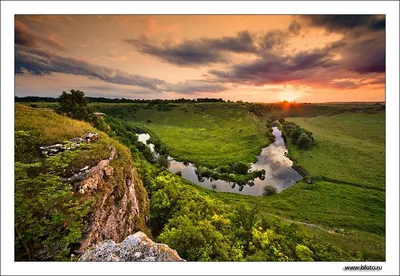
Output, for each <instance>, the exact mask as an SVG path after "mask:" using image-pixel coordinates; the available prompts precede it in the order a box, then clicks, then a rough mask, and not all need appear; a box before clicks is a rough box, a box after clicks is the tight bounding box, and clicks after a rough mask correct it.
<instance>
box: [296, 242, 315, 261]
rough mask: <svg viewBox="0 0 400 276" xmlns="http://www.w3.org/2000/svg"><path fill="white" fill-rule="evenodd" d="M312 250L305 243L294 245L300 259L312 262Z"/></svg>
mask: <svg viewBox="0 0 400 276" xmlns="http://www.w3.org/2000/svg"><path fill="white" fill-rule="evenodd" d="M312 254H313V253H312V251H311V250H310V249H309V248H308V247H307V246H305V245H302V244H298V245H297V246H296V255H297V257H298V258H299V260H300V261H306V262H312V261H314V260H313V258H311V256H312Z"/></svg>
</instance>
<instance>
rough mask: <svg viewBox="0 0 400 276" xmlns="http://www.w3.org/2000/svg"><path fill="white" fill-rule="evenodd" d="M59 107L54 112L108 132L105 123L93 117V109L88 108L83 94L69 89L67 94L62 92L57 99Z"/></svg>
mask: <svg viewBox="0 0 400 276" xmlns="http://www.w3.org/2000/svg"><path fill="white" fill-rule="evenodd" d="M57 102H58V104H59V106H58V107H57V109H56V111H57V112H58V113H60V114H65V115H67V116H68V117H71V118H73V119H77V120H82V121H86V122H89V123H91V124H92V125H93V126H94V127H95V128H97V129H100V130H102V131H108V128H107V125H106V123H105V122H104V121H103V120H102V119H99V118H97V117H96V116H95V115H94V109H93V108H92V107H89V106H88V102H89V101H88V99H87V98H86V97H85V93H83V92H82V91H80V90H74V89H71V90H70V91H69V92H68V93H67V92H65V91H63V92H62V94H61V95H60V96H59V97H58V98H57Z"/></svg>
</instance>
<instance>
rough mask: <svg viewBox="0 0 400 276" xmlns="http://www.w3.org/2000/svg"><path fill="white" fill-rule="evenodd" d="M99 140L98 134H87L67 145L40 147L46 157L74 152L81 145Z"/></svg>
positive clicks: (73, 139)
mask: <svg viewBox="0 0 400 276" xmlns="http://www.w3.org/2000/svg"><path fill="white" fill-rule="evenodd" d="M97 139H99V135H98V134H97V133H86V134H85V135H84V136H83V138H82V137H75V138H72V139H70V140H69V142H68V143H66V144H54V145H51V146H46V147H40V150H41V151H42V154H43V155H44V156H52V155H55V154H57V153H59V152H63V151H65V150H74V149H76V148H78V147H80V146H81V144H87V143H90V142H94V141H96V140H97Z"/></svg>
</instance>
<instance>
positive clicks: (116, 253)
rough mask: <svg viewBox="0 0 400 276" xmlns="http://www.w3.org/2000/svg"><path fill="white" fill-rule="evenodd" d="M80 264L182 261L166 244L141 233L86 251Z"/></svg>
mask: <svg viewBox="0 0 400 276" xmlns="http://www.w3.org/2000/svg"><path fill="white" fill-rule="evenodd" d="M78 261H80V262H132V261H143V262H168V261H184V260H183V259H182V258H181V257H179V255H178V253H177V252H176V251H175V250H173V249H171V248H170V247H169V246H168V245H166V244H160V243H155V242H153V241H152V240H151V239H150V238H149V237H147V236H146V234H144V233H143V232H137V233H135V234H134V235H130V236H128V237H127V238H125V240H123V241H122V242H121V243H119V244H117V243H115V242H114V241H112V240H106V241H103V242H101V243H99V244H97V245H96V246H95V247H93V248H91V249H89V250H87V251H86V252H85V253H84V254H82V256H81V257H80V258H79V260H78Z"/></svg>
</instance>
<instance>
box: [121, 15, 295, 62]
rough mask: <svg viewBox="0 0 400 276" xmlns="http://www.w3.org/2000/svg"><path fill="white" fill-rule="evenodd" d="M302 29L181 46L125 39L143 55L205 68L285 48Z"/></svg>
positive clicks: (246, 34) (246, 33) (244, 33)
mask: <svg viewBox="0 0 400 276" xmlns="http://www.w3.org/2000/svg"><path fill="white" fill-rule="evenodd" d="M300 29H301V26H300V24H299V23H297V22H296V21H293V22H292V23H291V24H290V26H289V28H288V29H287V30H280V29H276V30H271V31H268V32H266V33H251V32H249V31H241V32H238V33H237V34H236V35H235V36H224V37H221V38H207V37H206V38H199V39H195V40H186V41H183V42H182V43H179V44H173V43H171V42H170V41H164V42H158V41H155V40H151V39H149V38H147V37H145V36H141V37H139V38H133V39H126V40H124V41H125V42H126V43H129V44H130V45H132V46H133V47H135V48H136V50H138V51H139V52H141V53H144V54H147V55H151V56H154V57H157V58H159V59H161V60H163V61H165V62H168V63H172V64H175V65H178V66H204V65H209V64H215V63H229V62H231V60H230V55H229V54H231V53H247V54H256V55H259V54H260V53H261V52H263V51H264V50H271V49H273V48H274V47H283V46H284V45H285V43H286V40H287V39H288V37H289V36H296V35H298V34H299V33H300Z"/></svg>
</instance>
